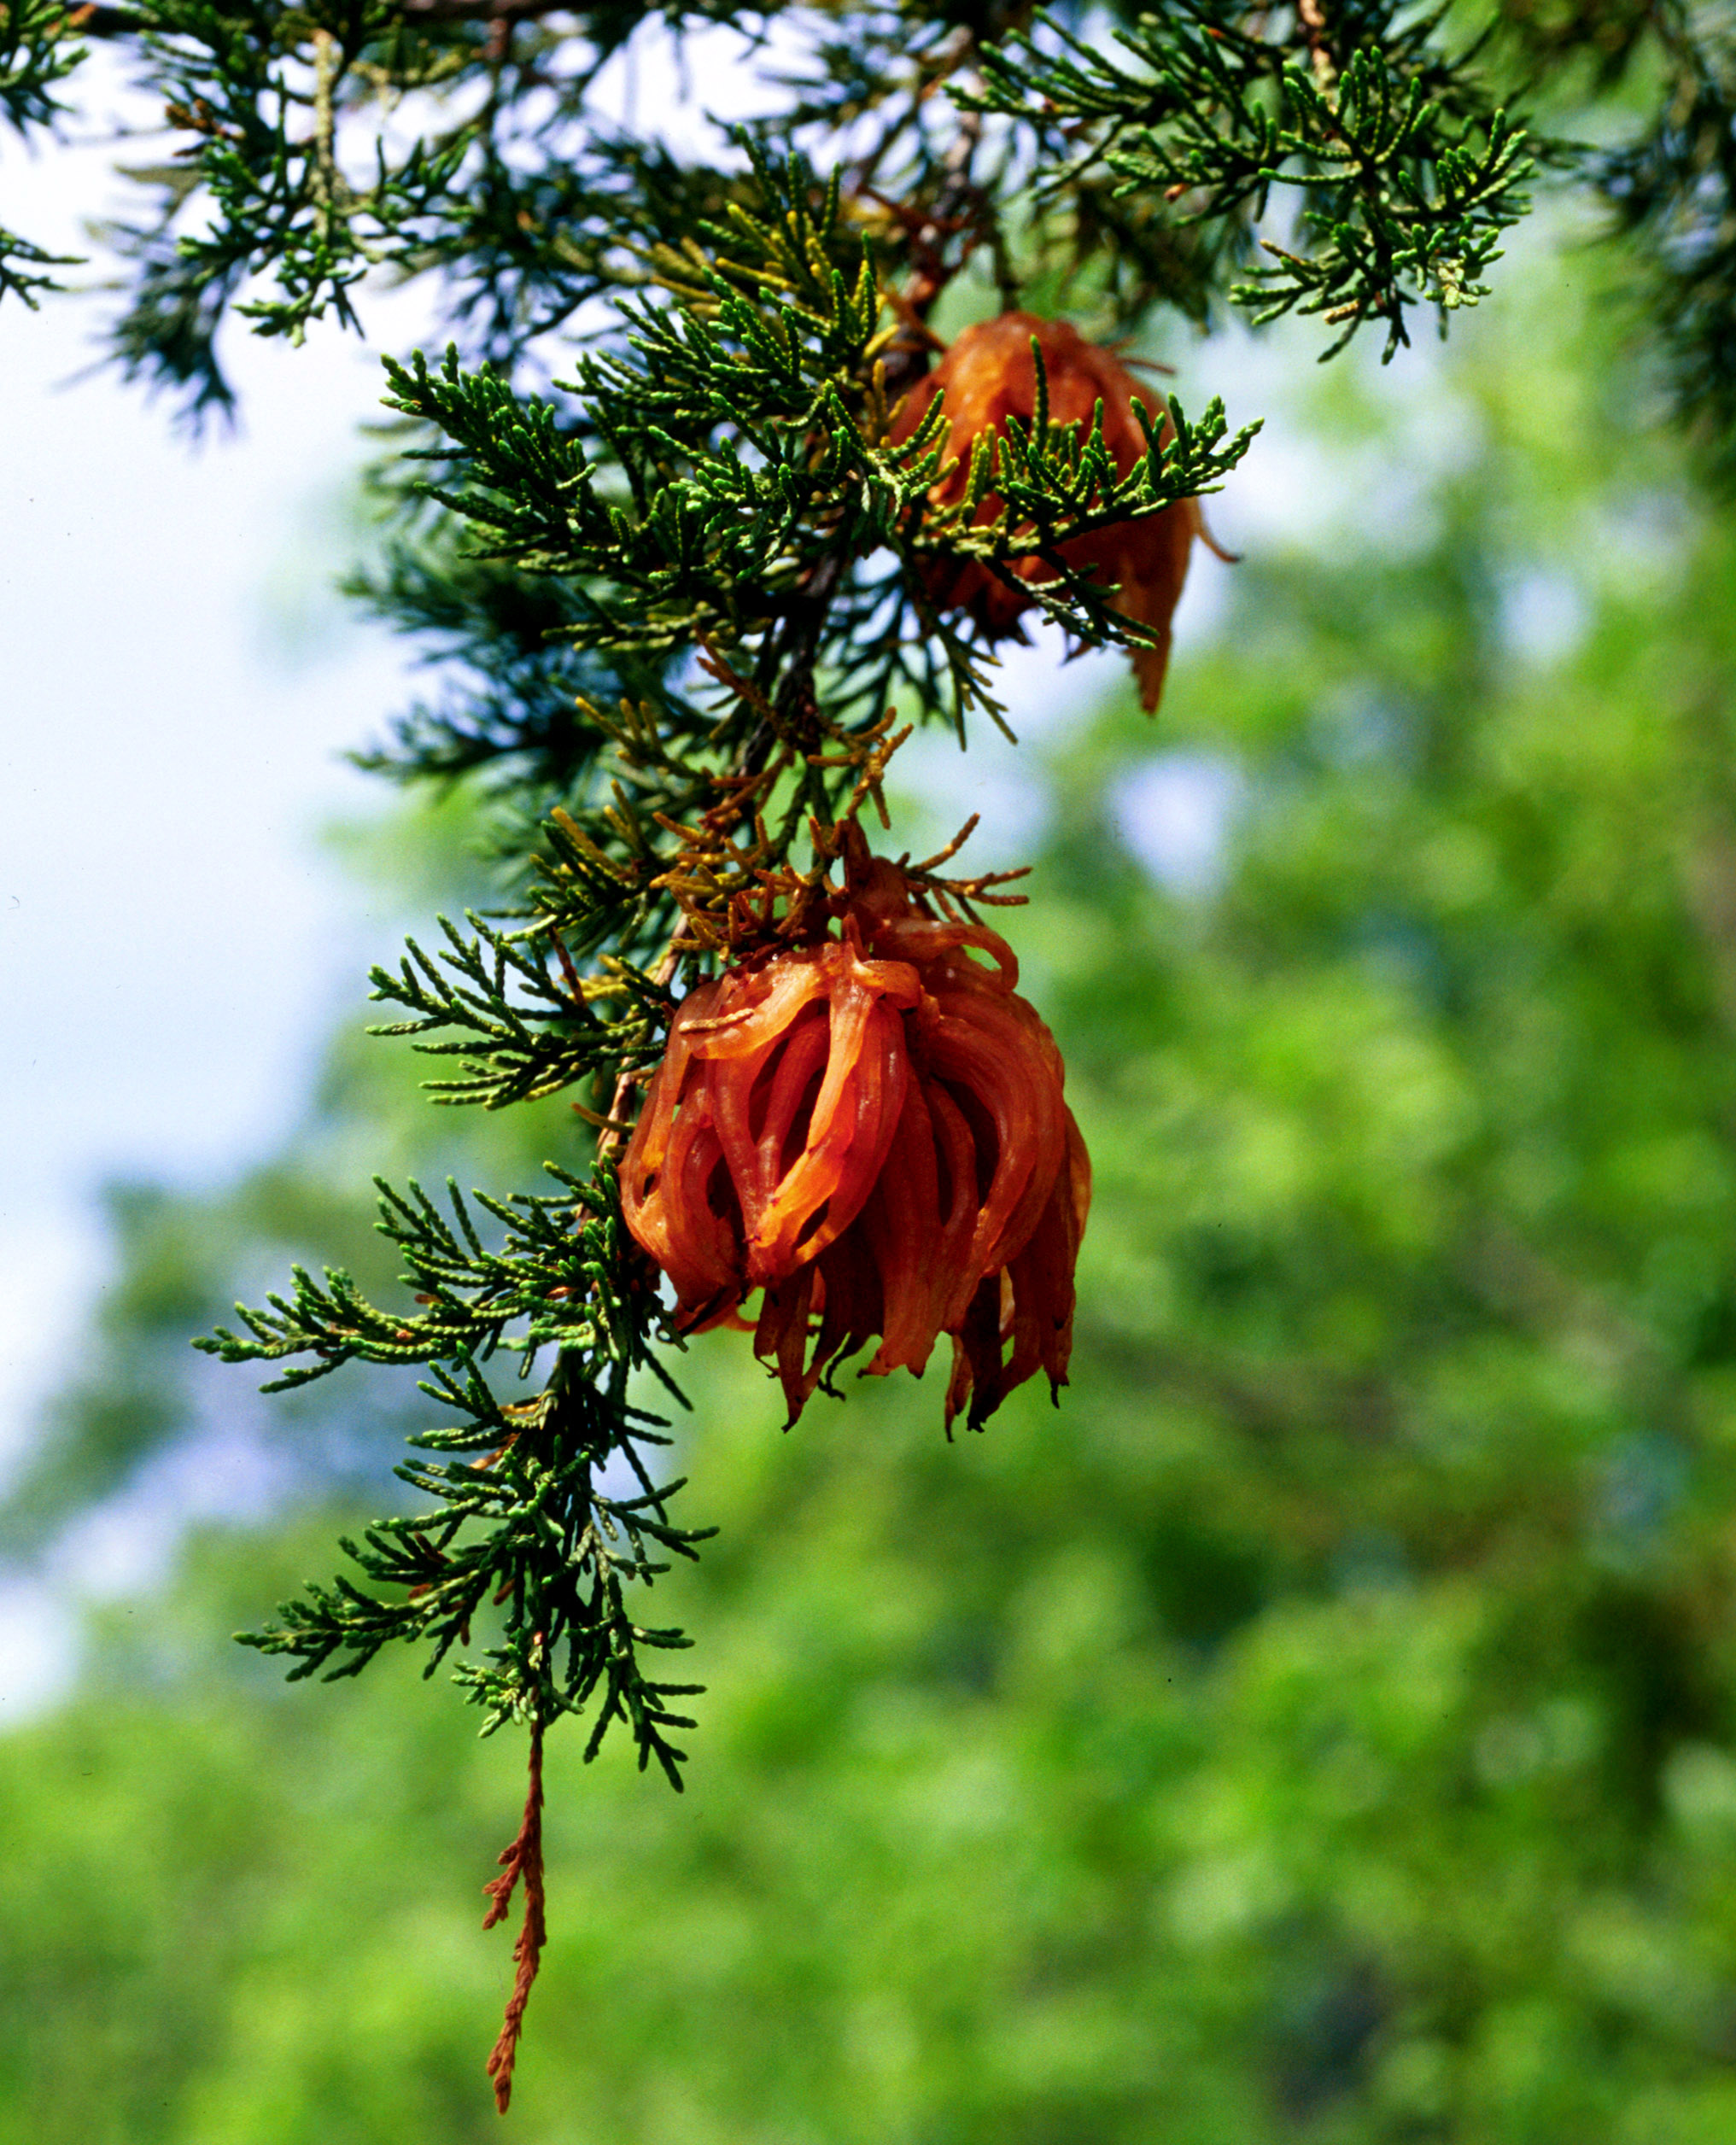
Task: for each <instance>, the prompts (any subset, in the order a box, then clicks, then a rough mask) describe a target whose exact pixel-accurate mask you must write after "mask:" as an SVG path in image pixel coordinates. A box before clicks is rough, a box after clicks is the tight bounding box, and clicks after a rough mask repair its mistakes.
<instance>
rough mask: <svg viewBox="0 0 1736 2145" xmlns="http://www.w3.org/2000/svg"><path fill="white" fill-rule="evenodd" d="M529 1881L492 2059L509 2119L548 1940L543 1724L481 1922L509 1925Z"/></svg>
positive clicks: (535, 1732) (536, 1724)
mask: <svg viewBox="0 0 1736 2145" xmlns="http://www.w3.org/2000/svg"><path fill="white" fill-rule="evenodd" d="M521 1877H522V1878H523V1879H524V1923H523V1927H522V1928H521V1929H520V1930H519V1932H518V1941H517V1943H516V1944H515V1945H514V1946H513V1947H512V1961H513V1965H514V1967H516V1968H517V1972H516V1973H514V1975H513V1978H512V1993H511V1996H508V1997H507V1999H506V2017H505V2018H504V2019H502V2020H501V2023H500V2039H499V2040H497V2041H496V2042H495V2043H494V2049H493V2052H492V2053H491V2054H490V2055H489V2057H488V2076H489V2077H490V2078H492V2079H493V2080H494V2106H495V2107H497V2108H498V2109H499V2110H500V2113H501V2114H502V2115H504V2114H505V2113H506V2110H507V2109H508V2107H511V2101H512V2066H513V2065H514V2064H515V2063H516V2062H517V2060H518V2039H519V2036H520V2035H521V2034H522V2033H523V2031H524V2007H525V2005H526V2004H527V2003H529V2001H530V1989H531V1984H532V1983H533V1982H534V1981H535V1979H536V1969H537V1968H538V1967H539V1966H541V1963H542V1947H543V1945H544V1944H545V1943H547V1940H548V1922H547V1911H546V1908H547V1902H546V1900H545V1897H544V1893H543V1888H542V1722H541V1719H540V1718H538V1719H535V1720H533V1721H531V1723H530V1786H529V1792H528V1793H527V1795H526V1796H525V1798H524V1821H523V1824H521V1825H520V1826H519V1827H518V1836H517V1838H516V1839H515V1840H514V1841H513V1842H512V1844H511V1846H510V1847H508V1848H507V1849H506V1851H505V1852H504V1853H503V1854H502V1856H500V1875H499V1876H498V1877H495V1878H493V1879H490V1880H489V1882H488V1884H486V1885H483V1887H482V1889H483V1891H485V1892H487V1894H488V1897H489V1899H490V1901H491V1902H493V1903H492V1904H491V1905H490V1907H489V1908H488V1913H487V1914H485V1915H484V1916H483V1917H482V1926H483V1928H484V1929H492V1928H493V1927H494V1925H495V1923H496V1922H500V1921H504V1920H506V1910H507V1908H509V1907H510V1906H511V1903H512V1893H513V1890H514V1888H515V1886H516V1885H517V1883H518V1880H519V1879H520V1878H521Z"/></svg>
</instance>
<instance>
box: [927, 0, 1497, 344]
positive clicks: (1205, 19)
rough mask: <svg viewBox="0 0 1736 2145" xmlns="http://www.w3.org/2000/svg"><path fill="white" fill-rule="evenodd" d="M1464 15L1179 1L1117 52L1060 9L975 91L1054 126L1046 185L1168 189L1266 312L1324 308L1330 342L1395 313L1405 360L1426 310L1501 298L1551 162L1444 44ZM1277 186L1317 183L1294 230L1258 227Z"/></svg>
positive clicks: (1323, 4) (1047, 142) (1142, 20)
mask: <svg viewBox="0 0 1736 2145" xmlns="http://www.w3.org/2000/svg"><path fill="white" fill-rule="evenodd" d="M1445 13H1446V9H1444V8H1442V9H1437V10H1435V12H1434V13H1432V14H1423V15H1418V14H1417V11H1416V10H1415V9H1413V8H1409V7H1406V6H1403V5H1393V4H1389V0H1297V4H1296V5H1295V7H1293V8H1277V9H1260V10H1258V11H1251V10H1249V9H1246V8H1242V7H1236V6H1233V5H1230V4H1226V0H1174V4H1172V5H1170V6H1167V7H1166V8H1165V9H1164V10H1163V11H1162V13H1161V14H1151V15H1141V16H1140V17H1139V18H1138V20H1137V23H1136V24H1135V25H1133V26H1131V28H1127V29H1122V30H1119V31H1118V32H1116V38H1115V42H1116V44H1117V45H1118V46H1119V53H1118V54H1117V55H1116V56H1111V55H1110V54H1109V53H1108V52H1106V51H1104V50H1101V49H1100V48H1098V47H1096V46H1095V45H1093V44H1087V43H1085V42H1084V40H1082V39H1081V38H1079V37H1078V36H1077V35H1076V34H1075V33H1074V32H1072V31H1070V30H1069V29H1067V27H1066V26H1064V25H1063V24H1062V23H1061V21H1060V20H1058V19H1057V18H1055V16H1053V15H1041V16H1039V17H1038V20H1037V22H1036V23H1035V24H1034V25H1033V26H1032V28H1031V29H1030V30H1029V31H1028V32H1022V33H1021V34H1020V36H1019V37H1018V38H1014V39H1013V40H1011V41H1010V42H1009V43H1008V44H1006V45H1004V46H1002V48H1001V49H1000V50H996V51H991V52H986V53H985V55H984V56H983V74H984V87H983V89H982V90H981V91H979V92H970V91H964V92H962V93H961V101H962V102H965V103H967V104H969V105H973V106H974V107H976V108H979V109H981V110H983V111H985V112H994V113H998V114H1004V115H1006V116H1008V117H1011V118H1014V119H1017V120H1020V121H1021V122H1023V123H1025V124H1026V126H1030V127H1031V128H1032V129H1033V130H1034V131H1035V132H1037V133H1038V136H1039V137H1040V139H1041V142H1042V143H1043V147H1044V149H1047V150H1049V152H1051V154H1050V155H1049V158H1047V159H1046V160H1045V162H1046V168H1045V169H1044V170H1043V173H1042V176H1041V178H1039V180H1038V187H1039V190H1040V191H1041V192H1043V193H1044V194H1046V195H1049V196H1056V197H1061V198H1064V197H1065V196H1066V195H1067V192H1068V191H1069V190H1070V189H1071V188H1073V186H1074V185H1076V184H1077V183H1078V179H1079V178H1081V177H1082V176H1084V174H1085V173H1086V172H1090V171H1091V170H1092V169H1093V168H1094V167H1098V166H1100V165H1101V166H1105V167H1107V168H1108V170H1109V171H1110V172H1113V173H1114V174H1115V176H1116V178H1118V179H1119V182H1120V183H1119V185H1118V186H1117V188H1116V190H1115V191H1116V194H1117V196H1118V198H1123V199H1125V197H1127V196H1133V195H1138V194H1155V195H1157V196H1160V198H1161V199H1162V200H1163V201H1164V202H1166V204H1169V205H1172V206H1173V207H1174V208H1175V211H1176V213H1177V215H1178V219H1180V220H1181V221H1182V222H1184V223H1186V224H1194V225H1215V226H1216V227H1217V237H1216V239H1215V243H1214V244H1213V249H1212V250H1213V254H1214V256H1215V257H1217V258H1219V259H1221V260H1226V261H1246V262H1248V263H1249V264H1250V267H1249V273H1250V275H1251V278H1252V279H1251V280H1250V281H1249V282H1248V283H1238V284H1235V285H1232V286H1231V288H1230V290H1229V292H1228V294H1227V295H1229V297H1230V299H1231V300H1232V301H1234V302H1236V303H1237V304H1240V305H1242V306H1245V307H1248V309H1249V310H1250V311H1251V313H1253V316H1254V319H1255V320H1256V321H1259V322H1265V321H1269V320H1274V319H1277V318H1278V317H1279V316H1280V315H1281V314H1283V313H1289V312H1293V311H1294V312H1298V313H1307V314H1315V313H1318V314H1320V315H1322V316H1324V319H1325V321H1326V322H1327V324H1329V325H1331V326H1335V327H1339V328H1341V330H1342V332H1341V334H1340V335H1338V336H1336V338H1335V339H1334V340H1333V341H1332V342H1330V345H1329V347H1328V348H1327V349H1326V351H1325V352H1324V355H1326V356H1329V357H1330V356H1331V355H1333V354H1336V352H1337V351H1338V350H1340V349H1341V348H1343V346H1344V345H1345V344H1346V343H1347V342H1349V340H1350V339H1351V337H1352V336H1353V335H1354V334H1355V333H1356V332H1357V330H1358V329H1359V328H1360V327H1362V326H1364V325H1365V324H1367V323H1370V322H1375V321H1378V322H1380V323H1382V324H1384V326H1385V328H1386V331H1387V340H1386V348H1385V351H1384V355H1385V356H1387V357H1388V358H1390V357H1391V356H1392V354H1393V353H1394V351H1395V350H1396V349H1398V348H1400V346H1401V345H1402V344H1404V343H1406V342H1409V340H1410V334H1409V329H1408V327H1407V324H1406V314H1407V312H1408V310H1409V309H1410V308H1411V307H1412V306H1415V305H1417V304H1419V303H1427V304H1432V305H1434V306H1435V307H1437V308H1438V309H1439V311H1440V312H1441V314H1442V315H1443V316H1444V315H1445V314H1447V313H1451V312H1453V311H1456V310H1457V309H1458V307H1461V306H1467V305H1474V304H1476V301H1477V300H1478V299H1479V298H1482V297H1486V296H1487V295H1488V286H1487V285H1486V284H1484V283H1482V282H1480V281H1479V280H1478V278H1481V277H1482V275H1483V274H1484V273H1485V272H1486V271H1487V270H1488V267H1489V266H1490V264H1491V263H1492V262H1493V260H1496V259H1497V258H1498V256H1499V239H1500V236H1501V234H1502V233H1503V232H1504V231H1506V230H1508V229H1509V228H1511V225H1514V224H1516V223H1517V222H1518V220H1519V219H1520V218H1521V217H1522V216H1523V213H1525V211H1526V209H1527V208H1528V206H1529V202H1528V198H1527V196H1525V194H1524V193H1523V191H1522V190H1521V188H1522V186H1523V182H1524V181H1525V180H1527V179H1528V178H1529V177H1530V176H1531V175H1532V173H1533V172H1534V169H1535V161H1534V155H1532V153H1531V150H1530V145H1529V144H1528V138H1527V137H1526V135H1525V133H1524V132H1523V130H1522V129H1521V128H1520V127H1519V126H1517V125H1516V124H1515V122H1514V121H1512V120H1511V119H1510V118H1509V117H1508V115H1507V114H1506V112H1505V110H1503V109H1502V108H1500V107H1499V105H1497V104H1495V103H1494V102H1492V100H1491V98H1490V96H1489V94H1488V90H1487V88H1486V86H1485V85H1484V81H1483V79H1482V75H1481V74H1480V73H1479V72H1478V70H1477V68H1476V65H1475V61H1476V43H1474V44H1473V45H1472V46H1471V48H1470V50H1467V51H1464V52H1462V53H1459V54H1456V55H1452V56H1449V55H1447V53H1445V52H1444V51H1443V50H1441V47H1440V45H1439V44H1438V42H1437V39H1436V35H1435V33H1436V32H1437V31H1438V28H1439V26H1440V23H1441V17H1442V16H1443V15H1445ZM1477 42H1481V40H1479V41H1477ZM1129 62H1131V64H1129ZM1274 189H1280V190H1282V189H1291V190H1295V194H1296V195H1297V196H1298V197H1299V198H1298V199H1297V201H1296V202H1295V205H1294V207H1295V228H1296V232H1297V237H1296V239H1295V243H1292V244H1289V245H1285V244H1281V243H1279V242H1278V240H1277V238H1275V237H1261V236H1260V233H1259V232H1258V231H1257V228H1256V227H1257V225H1259V223H1260V219H1262V218H1263V217H1264V216H1265V214H1266V212H1267V208H1268V205H1269V202H1270V198H1271V194H1272V192H1273V190H1274ZM1259 248H1263V250H1264V251H1265V253H1266V254H1270V255H1271V257H1272V258H1271V261H1270V262H1269V263H1267V264H1265V265H1260V264H1259V262H1258V261H1257V260H1256V259H1255V255H1256V251H1257V249H1259Z"/></svg>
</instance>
